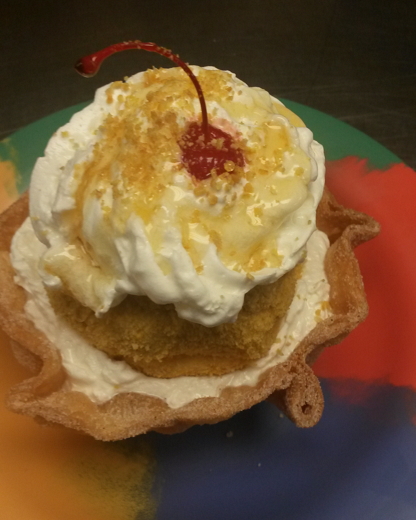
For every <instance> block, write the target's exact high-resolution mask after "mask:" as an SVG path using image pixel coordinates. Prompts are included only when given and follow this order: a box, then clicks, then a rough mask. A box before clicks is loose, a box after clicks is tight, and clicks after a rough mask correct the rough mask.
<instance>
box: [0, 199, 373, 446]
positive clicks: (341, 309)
mask: <svg viewBox="0 0 416 520" xmlns="http://www.w3.org/2000/svg"><path fill="white" fill-rule="evenodd" d="M27 215H28V198H27V196H23V197H22V198H20V199H19V200H18V201H17V202H16V203H15V204H14V205H13V206H11V207H10V208H9V209H8V210H7V211H6V212H5V213H3V214H2V215H1V216H0V230H1V232H0V281H1V282H0V283H1V287H2V290H1V292H0V326H1V327H2V328H3V329H4V331H5V332H6V334H7V335H8V336H9V338H10V341H11V345H12V348H13V352H14V354H15V357H16V358H17V360H18V361H19V362H20V363H21V364H22V365H24V366H26V367H28V368H29V369H30V370H31V371H32V372H33V373H34V375H33V376H32V377H31V378H29V379H26V380H25V381H23V382H21V383H19V384H17V385H15V386H14V387H13V388H12V389H11V390H10V391H9V394H8V396H7V406H8V407H9V408H10V409H11V410H13V411H14V412H18V413H21V414H24V415H29V416H32V417H34V418H35V419H36V420H38V421H40V422H42V423H48V424H61V425H64V426H66V427H69V428H73V429H76V430H80V431H83V432H85V433H87V434H89V435H92V436H93V437H95V438H97V439H100V440H118V439H123V438H127V437H132V436H135V435H138V434H140V433H145V432H147V431H150V430H154V431H158V432H161V433H176V432H180V431H183V430H186V429H187V428H189V427H191V426H193V425H195V424H213V423H217V422H219V421H223V420H225V419H228V418H229V417H231V416H233V415H234V414H236V413H237V412H240V411H241V410H245V409H248V408H250V407H251V406H253V405H255V404H256V403H259V402H261V401H264V400H265V399H268V400H270V401H271V402H273V403H274V404H276V405H277V406H278V407H279V408H280V409H281V410H282V411H283V412H284V413H285V414H286V415H287V416H288V417H289V418H290V419H291V420H292V421H293V422H294V423H295V424H296V425H297V426H299V427H310V426H314V425H315V424H316V423H317V422H318V421H319V419H320V417H321V415H322V411H323V406H324V400H323V395H322V391H321V387H320V384H319V381H318V379H317V377H316V376H315V374H314V373H313V371H312V369H311V368H310V366H311V364H312V363H313V362H314V361H315V360H316V359H317V357H318V356H319V354H320V353H321V352H322V351H323V350H324V349H325V348H326V347H328V346H330V345H334V344H336V343H339V342H340V341H341V340H342V339H344V338H345V336H347V335H348V333H349V332H351V331H352V330H353V329H354V328H355V327H356V326H357V325H358V324H359V323H360V322H362V321H363V320H364V319H365V317H366V316H367V312H368V306H367V300H366V296H365V292H364V287H363V283H362V278H361V274H360V270H359V266H358V262H357V260H356V258H355V255H354V252H353V249H354V247H356V246H358V245H359V244H361V243H363V242H365V241H367V240H370V239H371V238H373V237H375V236H376V235H377V234H378V232H379V225H378V223H377V222H375V221H374V220H373V219H372V218H370V217H368V216H367V215H365V214H363V213H358V212H356V211H353V210H350V209H346V208H344V207H342V206H340V205H339V204H338V203H337V202H336V201H335V199H334V198H333V196H332V195H331V194H330V193H329V192H328V191H325V193H324V196H323V198H322V201H321V203H320V205H319V208H318V215H317V224H318V228H319V229H320V230H321V231H324V232H325V233H326V234H327V236H328V237H329V240H330V244H331V245H330V248H329V250H328V252H327V254H326V258H325V269H326V273H327V277H328V281H329V283H330V287H331V290H330V305H331V311H332V314H331V316H330V317H329V318H327V319H325V320H322V321H321V322H319V323H317V325H316V327H315V328H314V329H313V330H312V331H311V332H310V333H309V334H308V335H307V336H306V337H305V338H304V340H303V341H301V342H300V344H299V345H298V347H297V348H296V349H295V350H294V352H293V353H292V354H291V356H290V357H289V358H288V359H287V360H286V361H285V362H283V363H280V364H278V365H276V366H274V367H272V368H270V369H268V370H267V371H266V372H265V373H264V374H263V375H262V377H261V378H260V380H259V381H258V383H257V385H256V386H254V387H250V386H240V387H235V388H234V387H233V388H231V387H229V388H225V389H224V390H223V391H222V393H221V394H220V396H219V397H206V398H200V399H195V400H193V401H192V402H190V403H188V404H186V405H184V406H182V407H180V408H175V409H172V408H170V407H169V406H168V405H167V404H166V403H165V402H164V401H163V400H162V399H159V398H156V397H152V396H148V395H143V394H138V393H122V394H119V395H117V396H116V397H114V398H112V399H111V400H110V401H108V402H105V403H103V404H96V403H94V402H92V401H91V400H90V399H89V398H88V397H87V396H85V395H84V394H82V393H80V392H76V391H71V390H68V389H67V387H66V385H65V381H66V378H67V376H66V372H65V370H64V367H63V365H62V362H61V357H60V354H59V352H58V350H57V349H56V348H55V347H54V345H53V344H51V343H50V342H49V340H48V339H47V338H46V337H45V336H44V335H43V334H42V333H41V332H40V331H38V330H37V329H36V328H35V326H34V325H33V323H32V322H31V321H29V320H28V319H27V318H26V315H25V311H24V305H25V302H26V293H25V291H24V290H23V289H22V288H21V287H20V286H18V285H16V284H15V283H14V271H13V268H12V266H11V263H10V256H9V249H10V242H11V239H12V237H13V235H14V233H15V232H16V230H17V229H18V228H19V226H20V225H21V224H22V222H23V221H24V220H25V218H26V217H27Z"/></svg>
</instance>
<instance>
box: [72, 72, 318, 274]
mask: <svg viewBox="0 0 416 520" xmlns="http://www.w3.org/2000/svg"><path fill="white" fill-rule="evenodd" d="M198 79H199V81H200V83H201V86H202V90H203V92H204V95H205V98H206V101H207V106H208V115H209V119H210V123H211V124H213V125H216V126H218V127H219V128H221V129H222V130H223V131H225V132H227V133H229V134H230V135H232V137H233V139H234V141H235V143H236V146H238V147H239V148H240V149H241V150H242V152H243V154H244V160H245V165H244V167H240V166H238V165H236V164H235V163H234V162H233V161H227V162H226V163H225V165H224V170H225V171H223V172H218V171H214V170H213V171H212V172H211V176H210V177H209V178H207V179H204V180H202V181H198V180H196V179H195V178H193V177H192V176H191V175H190V174H189V173H188V172H187V170H186V168H185V166H184V164H183V163H182V159H181V148H180V143H181V139H182V136H183V134H184V131H185V128H186V126H187V124H189V123H190V122H192V121H199V119H200V109H199V103H198V99H197V94H196V92H195V91H194V88H193V86H192V84H191V83H190V81H189V78H188V77H187V75H186V74H185V73H184V72H183V71H182V70H181V69H178V68H171V69H152V70H148V71H147V72H145V73H144V74H143V75H142V76H141V80H140V81H139V82H134V81H132V80H128V81H126V82H120V81H119V82H115V83H113V84H112V85H110V86H109V88H108V89H107V91H106V102H107V103H108V104H109V105H111V107H112V109H111V113H110V114H109V115H107V116H106V117H105V119H104V121H103V123H102V125H101V126H100V127H99V129H98V131H97V139H96V142H95V144H94V146H93V148H92V150H91V153H90V154H89V158H88V159H87V160H84V161H83V162H80V163H78V164H76V165H75V170H74V181H75V186H76V187H75V201H76V208H75V209H74V210H71V211H68V212H67V214H66V219H67V221H68V222H69V223H70V226H71V228H72V230H73V242H74V243H75V242H76V241H80V242H81V243H82V244H83V247H84V249H85V251H86V254H88V255H90V256H91V258H92V261H93V260H94V256H93V255H94V253H93V251H90V249H91V248H89V247H88V243H87V240H86V239H85V237H84V236H83V232H82V228H83V221H84V218H85V212H86V208H91V204H94V203H95V204H96V203H97V202H98V204H99V208H100V211H101V214H102V220H103V225H104V226H105V227H106V228H107V230H108V233H111V234H114V231H116V234H122V233H124V232H125V229H126V225H127V223H128V221H129V219H130V218H131V217H132V216H137V217H140V219H141V220H142V222H143V225H144V229H145V232H146V235H147V237H148V240H149V242H150V244H151V247H152V249H153V251H154V253H155V258H156V261H157V262H158V264H159V266H160V267H161V268H162V270H163V271H164V272H165V273H168V272H169V266H168V264H167V263H166V261H165V260H164V258H163V255H161V254H160V251H161V248H162V244H163V240H164V236H165V234H166V231H167V229H168V228H169V227H174V228H176V229H177V230H178V232H180V233H181V236H182V245H183V247H184V248H185V249H186V251H187V252H188V253H189V256H190V257H191V259H192V262H193V264H194V267H195V269H196V270H197V271H198V272H202V271H203V269H204V261H203V260H204V257H205V255H206V252H207V248H208V247H209V245H210V244H213V245H214V246H215V248H216V250H217V252H218V255H219V256H220V259H221V260H222V262H223V263H224V264H225V265H226V266H227V267H228V268H230V269H234V270H236V271H240V272H241V271H242V272H247V273H248V272H255V271H258V270H261V269H263V268H265V267H279V266H280V263H281V260H282V258H281V255H280V254H279V252H278V251H277V250H276V236H275V232H276V229H277V228H278V225H279V222H281V221H282V220H283V219H284V218H285V217H286V216H287V214H288V212H291V211H293V210H294V209H296V208H297V207H299V206H300V205H301V204H302V203H303V202H304V200H305V198H306V196H307V188H306V187H307V184H308V182H309V180H310V161H309V158H308V157H307V156H306V154H305V153H304V152H303V151H302V150H300V148H298V147H297V146H296V144H295V143H294V142H293V139H292V138H291V136H290V131H289V127H288V124H287V120H286V119H283V118H281V117H280V118H279V117H276V116H279V115H281V116H282V115H283V116H284V117H287V118H288V119H289V120H290V121H291V122H292V123H294V124H296V125H298V126H300V125H303V124H302V122H301V121H300V120H299V119H298V118H297V117H296V116H294V115H293V114H292V113H291V112H290V111H289V110H287V109H286V108H285V107H283V106H280V105H278V104H277V103H276V102H272V101H271V100H272V98H270V96H268V94H267V95H266V93H265V92H264V91H262V90H260V89H248V87H246V86H245V85H244V83H242V82H239V80H237V79H235V78H234V77H233V75H232V74H231V73H228V72H223V71H219V70H210V69H198ZM240 83H241V85H240ZM236 85H237V86H236ZM248 90H249V91H250V94H249V95H248V94H247V91H248ZM182 144H183V143H182ZM212 144H213V145H214V146H215V147H218V148H219V149H221V146H222V142H221V139H217V140H215V142H213V143H212ZM285 154H289V155H290V154H292V155H294V154H295V155H296V157H297V159H296V164H297V167H296V171H295V172H292V174H290V175H288V174H287V173H288V172H285Z"/></svg>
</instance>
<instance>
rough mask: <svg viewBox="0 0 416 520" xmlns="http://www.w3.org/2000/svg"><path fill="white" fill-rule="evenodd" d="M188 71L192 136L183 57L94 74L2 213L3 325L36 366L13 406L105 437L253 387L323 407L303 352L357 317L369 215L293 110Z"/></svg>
mask: <svg viewBox="0 0 416 520" xmlns="http://www.w3.org/2000/svg"><path fill="white" fill-rule="evenodd" d="M191 69H192V72H193V74H194V75H195V77H197V78H198V81H199V83H200V85H201V87H202V91H203V93H204V96H205V99H206V109H207V114H208V119H209V122H210V125H211V126H207V127H206V129H205V133H204V132H203V131H202V130H201V128H202V127H201V128H200V127H199V126H198V124H199V123H198V122H197V121H196V119H195V117H196V116H195V114H197V113H198V107H199V104H198V103H199V101H198V96H196V94H195V92H194V91H193V89H192V85H191V83H190V82H189V78H188V77H187V76H186V74H184V72H183V71H182V70H181V69H178V68H173V69H153V70H150V71H146V72H144V73H140V74H137V75H136V76H133V77H132V78H129V79H127V80H125V81H124V82H116V83H113V84H111V85H109V86H107V87H103V88H101V89H99V90H98V92H97V94H96V97H95V100H94V102H93V103H92V104H91V105H90V106H89V107H87V108H85V109H84V110H82V111H81V112H79V113H78V114H76V115H75V116H74V117H73V118H72V119H71V121H70V122H69V123H68V124H67V125H65V126H64V127H62V128H61V129H59V130H58V131H57V132H56V134H55V135H54V137H52V139H51V141H50V142H49V144H48V147H47V149H46V151H45V156H44V157H42V158H40V159H39V160H38V162H37V164H36V166H35V169H34V172H33V176H32V182H31V187H30V194H29V207H28V206H27V200H26V199H25V198H22V199H21V200H20V201H18V203H17V204H16V205H15V206H13V207H12V208H11V209H10V210H9V211H8V212H7V213H6V214H5V215H4V216H3V217H2V220H1V222H0V227H1V229H2V231H3V238H2V243H1V249H2V256H1V262H0V278H1V279H2V281H3V282H4V287H5V288H6V289H5V291H4V294H3V296H2V297H1V298H0V309H1V315H2V320H3V321H2V326H3V327H4V328H5V330H6V332H7V333H8V335H9V336H10V337H11V338H12V340H13V344H14V350H15V353H16V356H17V357H18V359H19V360H20V361H21V362H23V363H25V364H26V365H29V366H30V367H31V368H32V369H33V370H34V371H35V373H36V375H35V376H34V377H33V378H32V379H30V380H28V381H27V382H26V383H22V385H20V386H19V387H16V388H15V389H14V390H12V391H11V394H10V398H9V405H10V407H11V408H12V409H14V410H16V411H19V412H21V413H27V414H29V415H33V416H35V417H43V418H44V419H45V420H46V421H49V422H58V423H61V424H65V425H67V426H70V427H73V428H76V429H80V430H83V431H86V432H88V433H90V434H91V435H93V436H95V437H97V438H101V439H106V440H109V439H119V438H123V437H126V436H131V435H136V434H138V433H143V432H145V431H149V430H157V431H161V432H166V433H172V432H177V431H182V430H183V429H186V428H187V427H189V426H192V425H193V424H203V423H212V422H217V421H220V420H223V419H225V418H227V417H230V416H232V415H233V414H234V413H236V412H238V411H240V410H243V409H245V408H248V407H250V406H252V405H253V404H255V403H257V402H260V401H261V400H264V399H266V398H270V399H271V400H272V401H273V402H275V403H276V404H277V405H278V406H279V407H280V408H281V409H282V410H284V411H285V413H286V414H287V415H288V416H289V417H290V418H291V419H292V420H294V421H295V423H296V424H298V425H300V426H312V425H313V424H315V423H316V422H317V420H319V417H320V415H321V413H322V408H323V398H322V392H321V390H320V386H319V382H318V381H317V379H316V377H315V376H314V374H313V372H312V370H311V369H310V367H309V364H310V363H312V361H313V360H314V359H315V358H316V356H317V355H318V354H319V352H320V351H322V349H323V348H325V347H327V346H329V345H330V344H333V343H336V342H338V341H340V340H341V339H342V338H343V337H344V336H345V335H346V334H347V333H348V332H349V331H350V330H352V328H354V327H355V326H356V325H357V324H358V323H359V322H360V321H362V319H364V317H365V315H366V312H367V307H366V300H365V294H364V291H363V287H362V281H361V276H360V273H359V268H358V265H357V262H356V259H355V257H354V254H353V247H355V246H356V245H358V244H359V243H362V242H363V241H365V240H368V239H370V238H372V237H373V236H375V235H376V234H377V232H378V225H377V224H376V223H375V222H374V221H373V220H372V219H371V218H370V217H367V216H366V215H362V214H359V213H356V212H353V211H352V210H347V209H345V208H342V207H341V206H339V205H338V204H337V203H336V201H335V200H334V199H333V198H332V196H331V195H330V194H329V193H327V192H326V191H325V192H324V176H325V167H324V154H323V149H322V146H321V145H319V144H318V143H316V141H314V140H313V135H312V132H311V131H310V130H309V129H307V128H306V127H305V126H304V124H303V122H302V121H301V120H300V119H299V118H298V117H297V116H296V115H294V114H292V113H291V112H290V111H289V110H288V109H287V108H286V107H284V106H283V105H282V104H281V103H280V102H279V101H277V100H276V99H275V98H273V97H271V96H270V95H269V94H268V93H267V92H265V91H263V90H261V89H258V88H250V87H248V86H247V85H245V84H244V83H243V82H242V81H240V80H238V79H237V78H236V77H235V76H234V75H233V74H232V73H229V72H224V71H219V70H217V69H214V68H211V67H208V68H199V67H192V68H191ZM198 132H200V133H198ZM207 143H208V144H207ZM207 150H208V151H207ZM201 157H202V159H201ZM200 163H203V166H204V167H203V168H202V167H200V166H201V164H200ZM28 215H29V218H27V216H28ZM7 302H8V303H7ZM10 302H13V303H12V304H10Z"/></svg>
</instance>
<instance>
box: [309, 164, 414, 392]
mask: <svg viewBox="0 0 416 520" xmlns="http://www.w3.org/2000/svg"><path fill="white" fill-rule="evenodd" d="M327 185H328V187H329V189H330V190H331V191H332V193H333V194H334V195H335V197H336V198H337V200H338V201H339V202H341V203H342V204H344V205H345V206H348V207H352V208H354V209H357V210H359V211H364V212H365V213H368V214H369V215H371V216H373V217H374V218H376V219H377V220H378V221H379V222H380V224H381V228H382V231H381V234H380V235H379V236H378V237H377V238H375V239H374V240H372V241H371V242H368V243H366V244H364V245H362V246H360V247H359V248H357V250H356V254H357V257H358V260H359V263H360V267H361V270H362V273H363V278H364V284H365V288H366V292H367V295H368V301H369V306H370V314H369V317H368V318H367V320H366V321H365V322H364V323H363V324H361V325H360V326H359V327H358V329H356V330H355V331H354V332H353V333H352V334H351V335H350V336H349V337H348V338H347V339H346V340H344V341H343V342H342V344H341V345H340V346H336V347H333V348H331V349H328V350H327V351H325V353H324V354H323V355H322V356H321V358H320V359H319V360H318V361H317V363H316V364H315V366H314V370H315V371H316V372H317V374H318V375H319V376H322V377H331V378H354V379H359V380H363V381H376V380H382V381H385V382H389V383H392V384H394V385H402V386H411V387H413V388H415V389H416V348H415V343H414V342H415V338H416V321H415V320H414V317H413V314H414V310H415V309H416V276H415V268H416V264H415V260H416V211H415V206H416V197H415V196H416V173H415V172H414V171H413V170H411V169H410V168H408V167H407V166H405V165H404V164H394V165H392V166H391V167H390V168H388V169H386V170H370V169H369V167H368V165H367V161H365V160H360V159H358V158H355V157H347V158H345V159H341V160H339V161H332V162H329V163H328V164H327Z"/></svg>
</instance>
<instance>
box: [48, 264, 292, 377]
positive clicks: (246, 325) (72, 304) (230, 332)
mask: <svg viewBox="0 0 416 520" xmlns="http://www.w3.org/2000/svg"><path fill="white" fill-rule="evenodd" d="M300 271H301V266H297V267H296V268H295V269H293V270H292V271H290V272H289V273H287V274H286V275H285V276H283V277H282V278H280V279H279V280H277V281H276V282H274V283H272V284H269V285H261V286H257V287H255V288H254V289H252V290H251V291H250V292H249V293H247V295H246V297H245V302H244V306H243V308H242V310H241V311H240V313H239V315H238V318H237V320H236V321H235V322H234V323H225V324H222V325H219V326H217V327H212V328H207V327H204V326H203V325H200V324H197V323H191V322H189V321H186V320H183V319H181V318H179V317H178V315H177V314H176V311H175V309H174V307H173V305H157V304H155V303H153V302H152V301H150V300H149V299H148V298H147V297H145V296H128V297H127V298H126V299H125V300H123V302H121V303H120V304H119V305H117V306H116V307H114V308H112V309H110V310H109V311H108V312H107V313H106V314H105V315H104V316H102V317H100V318H97V317H96V316H95V314H94V313H93V311H91V310H90V309H88V308H86V307H83V306H81V305H80V304H79V303H78V302H77V301H76V300H74V299H73V298H72V297H71V296H69V295H67V294H64V293H62V292H60V291H55V290H50V291H49V293H48V294H49V299H50V301H51V304H52V306H53V308H54V309H55V311H56V313H57V314H58V315H59V316H60V317H61V318H63V319H64V320H65V321H66V322H67V323H68V324H69V325H70V326H71V327H72V328H74V329H75V330H76V331H78V332H79V333H80V334H81V336H83V337H84V338H85V339H86V340H87V341H88V342H89V343H90V344H91V345H93V346H94V347H96V348H98V349H99V350H102V351H103V352H105V353H107V354H108V355H109V356H110V357H112V358H113V359H124V360H125V361H126V362H127V363H128V364H129V365H131V366H132V367H134V368H136V369H137V370H139V371H141V372H143V373H145V374H147V375H149V376H153V377H160V378H171V377H178V376H185V375H191V376H200V375H210V376H212V375H221V374H226V373H228V372H232V371H234V370H239V369H242V368H244V367H246V366H247V365H248V364H250V363H251V362H252V361H254V360H256V359H259V358H261V357H263V356H264V355H266V353H267V352H268V350H269V349H270V347H271V345H272V344H273V341H274V339H275V337H276V334H277V331H278V330H279V325H280V320H281V318H282V317H283V316H284V315H285V314H286V312H287V310H288V308H289V306H290V303H291V301H292V299H293V296H294V292H295V286H296V280H297V279H298V277H299V275H300Z"/></svg>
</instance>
